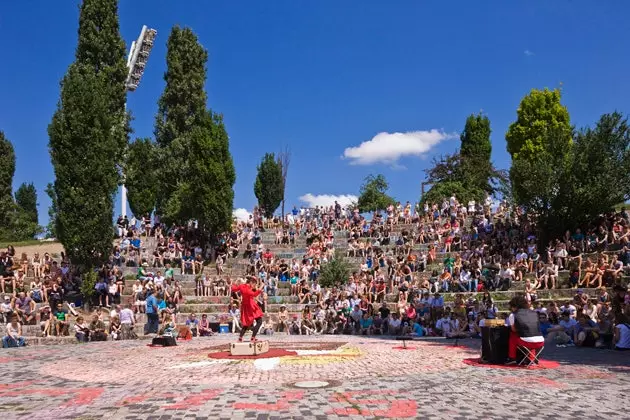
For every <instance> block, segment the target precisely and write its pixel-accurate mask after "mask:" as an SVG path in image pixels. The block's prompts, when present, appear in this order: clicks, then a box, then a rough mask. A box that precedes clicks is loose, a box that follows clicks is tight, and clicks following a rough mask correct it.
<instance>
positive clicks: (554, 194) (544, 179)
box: [510, 127, 572, 245]
mask: <svg viewBox="0 0 630 420" xmlns="http://www.w3.org/2000/svg"><path fill="white" fill-rule="evenodd" d="M566 137H567V132H566V128H565V127H556V128H555V129H552V130H546V131H545V134H544V138H543V139H542V140H543V142H542V144H543V145H544V147H543V148H542V149H540V150H538V152H537V153H536V154H534V155H532V156H530V158H529V159H524V158H522V157H517V158H516V159H513V160H512V167H511V168H510V177H511V179H512V183H513V185H518V189H517V191H518V194H517V195H516V197H517V204H518V205H520V206H521V208H523V209H524V210H525V211H526V212H527V213H528V214H530V215H532V216H534V217H535V218H536V222H537V225H538V227H539V243H540V244H541V245H543V244H546V242H547V239H548V238H552V237H554V236H555V235H557V234H562V233H563V231H564V229H566V228H567V226H568V224H570V223H572V222H571V221H569V219H568V217H569V205H570V202H569V200H570V199H569V197H571V195H572V193H571V189H572V185H571V184H570V182H569V181H570V180H569V178H568V174H569V173H570V155H569V153H570V150H567V149H568V148H567V143H566Z"/></svg>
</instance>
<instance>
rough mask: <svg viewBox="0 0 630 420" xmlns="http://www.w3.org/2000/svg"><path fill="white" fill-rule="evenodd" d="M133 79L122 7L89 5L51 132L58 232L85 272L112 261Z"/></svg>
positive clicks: (94, 0)
mask: <svg viewBox="0 0 630 420" xmlns="http://www.w3.org/2000/svg"><path fill="white" fill-rule="evenodd" d="M126 76H127V68H126V65H125V45H124V42H123V40H122V38H121V37H120V33H119V24H118V1H117V0H84V1H83V3H82V4H81V8H80V18H79V39H78V45H77V49H76V53H75V61H74V63H72V64H71V65H70V67H69V68H68V71H67V73H66V75H65V76H64V78H63V80H62V82H61V94H60V99H59V103H58V105H57V110H56V112H55V114H54V116H53V119H52V122H51V124H50V125H49V127H48V135H49V137H50V143H49V148H50V155H51V159H52V163H53V167H54V170H55V176H56V179H55V183H54V191H55V196H56V206H57V219H56V220H57V223H56V230H57V232H56V233H57V236H58V239H59V240H60V241H61V243H62V244H63V245H64V248H65V250H66V252H67V254H68V257H69V258H70V260H71V261H72V262H73V263H74V264H76V265H78V266H80V267H83V268H84V269H88V268H90V267H93V266H96V265H99V264H100V263H102V262H103V261H105V260H106V259H107V257H108V254H109V252H110V249H111V245H112V236H113V227H112V217H113V205H114V195H115V193H116V190H117V187H118V184H119V182H120V165H121V164H122V162H123V159H122V158H123V154H124V151H125V148H126V145H127V136H128V123H127V118H126V114H125V95H126V90H125V79H126Z"/></svg>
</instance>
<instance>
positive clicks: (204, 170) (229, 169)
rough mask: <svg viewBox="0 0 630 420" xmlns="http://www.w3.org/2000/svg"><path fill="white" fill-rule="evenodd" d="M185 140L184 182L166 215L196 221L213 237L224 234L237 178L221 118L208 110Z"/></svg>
mask: <svg viewBox="0 0 630 420" xmlns="http://www.w3.org/2000/svg"><path fill="white" fill-rule="evenodd" d="M184 138H185V141H186V143H187V144H188V145H189V147H188V152H189V156H187V158H186V160H187V162H188V164H187V165H186V166H185V168H187V169H186V171H185V172H184V175H185V180H184V181H182V182H180V183H179V185H178V188H177V189H176V191H175V192H174V193H173V195H172V196H171V197H170V198H169V200H168V202H167V205H166V208H165V209H166V213H165V214H166V215H167V217H170V218H171V219H173V220H181V221H185V220H190V219H196V220H197V221H198V222H199V226H200V228H202V229H203V230H205V231H206V232H208V233H210V234H215V233H220V232H225V231H227V230H229V229H230V227H231V225H232V206H233V200H234V190H233V185H234V182H235V180H236V175H235V171H234V164H233V162H232V156H231V154H230V151H229V140H228V136H227V132H226V131H225V127H224V125H223V119H222V117H221V116H220V115H216V114H213V113H212V112H210V111H207V112H206V117H205V119H204V120H203V121H202V122H201V124H200V125H199V126H197V127H194V128H192V130H191V131H190V132H189V133H188V134H186V135H185V136H184Z"/></svg>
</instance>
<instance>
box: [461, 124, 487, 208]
mask: <svg viewBox="0 0 630 420" xmlns="http://www.w3.org/2000/svg"><path fill="white" fill-rule="evenodd" d="M491 132H492V131H491V129H490V120H489V119H488V117H487V116H485V115H482V114H476V115H475V114H472V115H470V116H469V117H468V118H467V119H466V125H465V126H464V131H462V134H461V136H460V140H461V147H460V150H459V156H460V164H461V167H460V168H459V171H460V172H461V182H462V184H463V185H464V186H465V187H467V188H471V189H477V190H482V191H484V192H487V193H489V194H490V193H493V192H494V187H493V184H492V181H493V179H494V178H495V175H496V171H495V169H494V167H493V166H492V161H491V160H490V157H491V155H492V144H491V143H490V133H491ZM480 198H481V197H479V198H478V199H480Z"/></svg>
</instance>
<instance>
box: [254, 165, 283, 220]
mask: <svg viewBox="0 0 630 420" xmlns="http://www.w3.org/2000/svg"><path fill="white" fill-rule="evenodd" d="M254 194H255V195H256V198H257V199H258V207H260V208H261V209H262V211H263V213H264V214H265V217H267V218H270V217H273V213H274V212H275V211H276V209H277V208H278V206H279V205H280V203H281V202H282V197H283V196H284V179H283V177H282V164H281V163H280V161H277V160H276V157H275V156H274V154H273V153H266V154H265V156H264V157H263V158H262V161H261V162H260V165H258V174H257V175H256V182H255V183H254Z"/></svg>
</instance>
